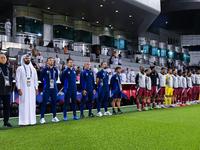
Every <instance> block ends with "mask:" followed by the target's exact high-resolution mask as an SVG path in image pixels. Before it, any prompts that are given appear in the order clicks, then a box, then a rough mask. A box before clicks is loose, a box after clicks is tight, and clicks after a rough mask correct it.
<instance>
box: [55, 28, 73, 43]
mask: <svg viewBox="0 0 200 150" xmlns="http://www.w3.org/2000/svg"><path fill="white" fill-rule="evenodd" d="M53 38H62V39H69V40H73V39H74V29H73V28H71V27H67V26H62V25H54V26H53Z"/></svg>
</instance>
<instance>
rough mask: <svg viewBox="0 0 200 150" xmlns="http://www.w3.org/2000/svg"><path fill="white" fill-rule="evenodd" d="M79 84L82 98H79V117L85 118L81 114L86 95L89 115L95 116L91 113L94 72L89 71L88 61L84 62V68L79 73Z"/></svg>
mask: <svg viewBox="0 0 200 150" xmlns="http://www.w3.org/2000/svg"><path fill="white" fill-rule="evenodd" d="M80 85H81V89H82V92H83V96H82V100H81V108H80V110H81V116H80V118H81V119H83V118H85V116H84V114H83V110H84V106H85V102H86V97H88V107H89V114H88V116H89V117H95V116H94V114H93V113H92V101H93V95H94V94H95V92H96V90H95V83H94V74H93V72H92V71H90V62H86V63H85V69H84V70H83V71H82V72H81V75H80Z"/></svg>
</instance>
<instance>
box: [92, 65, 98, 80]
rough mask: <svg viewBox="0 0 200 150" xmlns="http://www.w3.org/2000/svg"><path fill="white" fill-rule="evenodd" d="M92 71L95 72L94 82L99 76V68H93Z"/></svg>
mask: <svg viewBox="0 0 200 150" xmlns="http://www.w3.org/2000/svg"><path fill="white" fill-rule="evenodd" d="M92 72H93V74H94V82H96V77H97V72H98V69H97V68H93V70H92Z"/></svg>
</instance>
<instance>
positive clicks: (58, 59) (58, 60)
mask: <svg viewBox="0 0 200 150" xmlns="http://www.w3.org/2000/svg"><path fill="white" fill-rule="evenodd" d="M54 61H55V62H56V64H60V58H59V57H58V55H56V58H55V59H54Z"/></svg>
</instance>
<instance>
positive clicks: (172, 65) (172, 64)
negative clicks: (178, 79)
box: [171, 61, 174, 69]
mask: <svg viewBox="0 0 200 150" xmlns="http://www.w3.org/2000/svg"><path fill="white" fill-rule="evenodd" d="M171 67H172V69H174V62H173V61H172V63H171Z"/></svg>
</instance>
